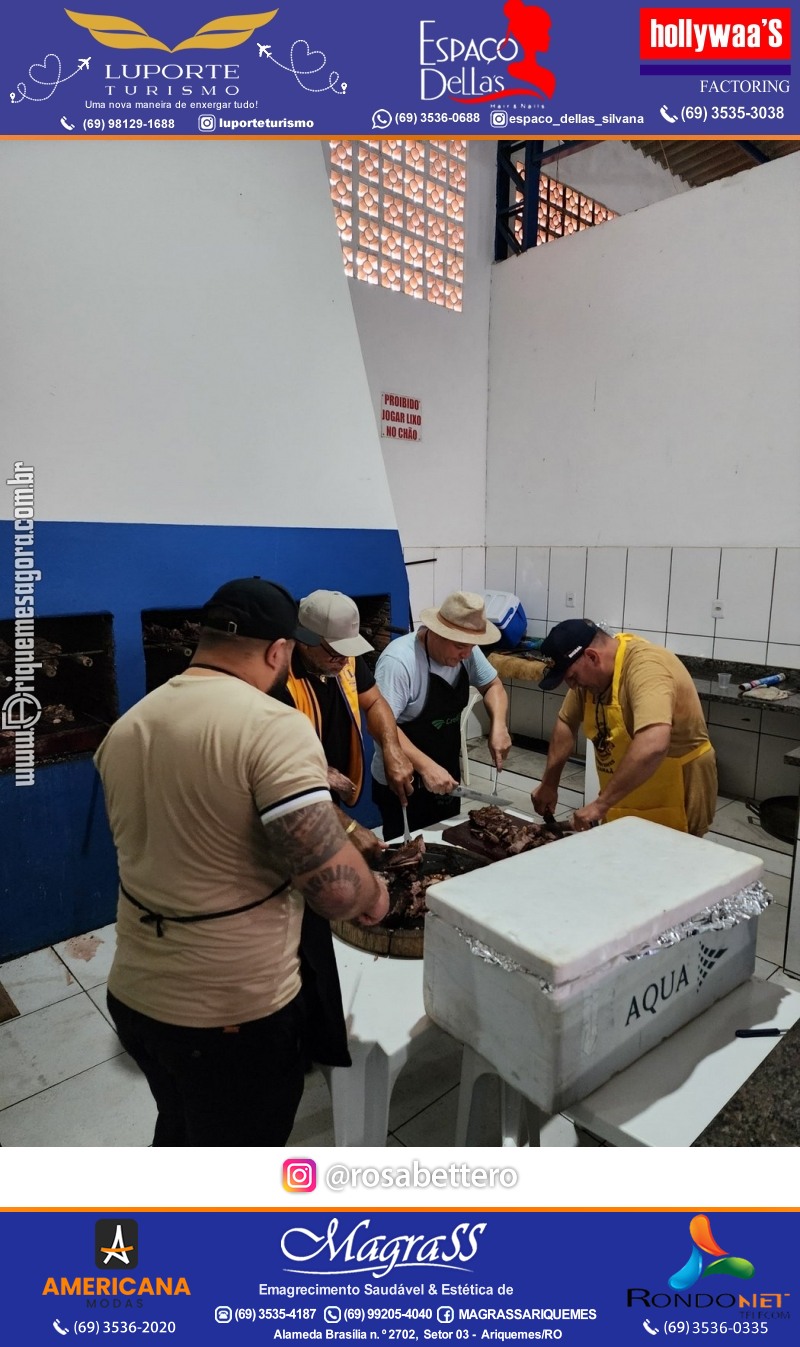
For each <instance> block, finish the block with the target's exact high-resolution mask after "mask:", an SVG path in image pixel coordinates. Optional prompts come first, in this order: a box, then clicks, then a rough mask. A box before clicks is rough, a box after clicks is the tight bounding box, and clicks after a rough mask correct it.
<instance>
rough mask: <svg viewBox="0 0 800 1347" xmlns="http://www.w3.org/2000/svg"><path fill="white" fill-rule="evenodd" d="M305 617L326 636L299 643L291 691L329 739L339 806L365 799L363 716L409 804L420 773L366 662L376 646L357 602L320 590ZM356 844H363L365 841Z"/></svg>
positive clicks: (331, 779)
mask: <svg viewBox="0 0 800 1347" xmlns="http://www.w3.org/2000/svg"><path fill="white" fill-rule="evenodd" d="M300 614H301V616H300V622H301V623H302V624H303V626H304V627H306V628H307V629H308V630H309V631H311V632H313V633H314V634H315V635H316V636H319V638H320V643H319V645H305V644H304V643H303V642H302V641H298V642H297V644H296V646H295V651H294V656H293V659H292V666H291V672H290V674H289V677H288V679H287V683H286V690H287V692H288V694H289V697H290V698H291V701H292V702H293V704H294V705H295V706H296V707H297V709H298V711H302V712H303V714H304V715H305V716H307V717H308V719H309V720H310V721H311V723H312V725H313V726H314V728H315V730H316V732H317V735H318V737H319V739H320V740H321V742H322V748H323V751H324V753H325V758H326V760H327V763H328V784H329V786H330V788H331V793H332V795H333V799H334V802H336V803H341V804H345V805H354V804H356V803H357V802H358V800H359V798H360V796H361V792H362V789H363V785H364V743H363V739H362V735H361V712H362V711H363V712H364V715H365V717H366V722H367V729H368V730H369V733H370V735H371V736H372V738H373V740H374V741H375V744H376V746H378V747H379V748H380V750H381V757H382V760H383V762H384V763H385V764H386V766H385V775H386V780H387V782H388V786H389V789H390V790H391V791H393V792H394V794H395V796H396V797H397V799H398V800H399V801H400V803H401V804H406V803H407V801H408V798H409V796H410V794H411V790H412V784H411V780H412V776H413V770H414V769H413V767H412V765H411V763H410V762H409V760H408V758H407V757H406V755H405V753H404V752H403V750H402V749H401V747H400V744H399V742H398V737H397V725H396V723H395V719H394V716H393V715H392V713H391V711H390V710H389V707H388V706H387V704H386V701H385V700H384V698H383V696H382V695H381V693H380V692H379V690H378V688H377V687H376V684H375V679H374V678H373V676H372V673H371V671H370V669H369V666H368V665H367V663H366V661H365V660H364V658H363V656H364V655H365V654H367V653H368V651H370V650H372V646H371V645H370V644H369V642H368V641H365V640H364V637H363V636H361V634H360V632H359V623H360V619H359V613H358V608H357V607H356V604H355V603H354V602H353V600H352V599H351V598H348V596H347V595H346V594H341V593H340V592H339V591H338V590H335V589H315V590H314V592H313V594H309V595H308V596H307V597H306V598H305V599H301V601H300ZM354 831H355V830H354ZM354 840H355V841H356V844H357V845H358V844H359V843H358V839H357V838H354Z"/></svg>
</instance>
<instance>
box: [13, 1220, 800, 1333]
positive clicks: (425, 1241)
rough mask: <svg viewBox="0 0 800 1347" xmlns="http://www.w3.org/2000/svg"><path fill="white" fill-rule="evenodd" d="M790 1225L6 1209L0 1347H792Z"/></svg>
mask: <svg viewBox="0 0 800 1347" xmlns="http://www.w3.org/2000/svg"><path fill="white" fill-rule="evenodd" d="M797 1222H798V1216H797V1213H796V1212H793V1211H750V1210H748V1211H740V1210H729V1209H724V1210H706V1211H693V1210H685V1211H674V1210H664V1211H653V1210H647V1211H641V1210H630V1211H611V1210H604V1211H594V1210H592V1211H589V1210H586V1211H582V1210H581V1211H573V1210H564V1211H549V1210H545V1211H496V1210H491V1209H490V1210H486V1211H469V1212H466V1211H463V1210H453V1209H450V1210H439V1211H432V1210H421V1211H404V1212H398V1211H392V1210H363V1211H352V1210H349V1209H348V1210H345V1211H338V1212H331V1211H322V1210H312V1209H308V1208H306V1209H305V1210H303V1211H298V1212H292V1211H286V1210H282V1211H162V1210H158V1211H151V1210H140V1211H137V1210H130V1211H118V1212H113V1211H112V1212H99V1211H97V1212H85V1211H58V1212H55V1211H5V1212H0V1242H1V1243H2V1247H3V1249H4V1250H5V1254H4V1258H3V1273H2V1281H3V1306H2V1309H3V1327H4V1332H3V1341H5V1342H8V1343H14V1344H17V1343H19V1344H22V1343H25V1344H36V1345H38V1344H40V1343H54V1342H56V1341H57V1340H58V1339H59V1338H60V1337H70V1338H73V1337H75V1338H79V1337H89V1338H92V1337H93V1338H97V1339H102V1340H103V1341H106V1340H108V1339H111V1338H115V1337H116V1338H117V1339H118V1340H119V1339H120V1338H128V1337H130V1336H131V1335H135V1336H136V1337H137V1339H138V1338H139V1337H142V1338H145V1339H147V1340H148V1341H151V1342H152V1341H154V1340H156V1339H158V1340H160V1341H162V1342H179V1341H180V1342H184V1343H191V1344H201V1345H202V1344H206V1343H215V1344H225V1343H233V1342H234V1341H236V1342H240V1343H242V1344H245V1343H268V1344H272V1343H277V1344H283V1343H300V1344H305V1343H324V1344H329V1347H349V1344H351V1343H355V1342H363V1343H367V1344H373V1343H377V1344H387V1345H388V1344H392V1343H396V1344H408V1343H413V1344H420V1345H421V1347H422V1345H424V1344H425V1343H428V1342H432V1341H436V1342H440V1343H447V1344H450V1347H457V1345H458V1344H461V1343H470V1344H473V1347H484V1344H488V1345H489V1347H492V1345H493V1344H506V1343H522V1344H524V1343H535V1342H550V1343H563V1344H565V1347H567V1345H571V1344H576V1347H579V1345H580V1344H584V1343H585V1344H603V1345H604V1347H605V1344H609V1345H611V1344H614V1347H616V1345H617V1344H627V1343H642V1342H647V1341H648V1340H649V1339H650V1338H653V1337H662V1338H669V1337H672V1336H677V1337H683V1338H688V1339H698V1338H704V1337H705V1338H716V1337H719V1336H720V1335H730V1336H731V1338H738V1337H741V1338H750V1339H752V1338H754V1337H762V1338H763V1337H767V1336H768V1337H769V1339H770V1341H771V1342H775V1343H781V1344H787V1345H788V1344H790V1343H792V1342H797V1341H798V1327H797V1323H796V1322H795V1323H794V1327H793V1320H795V1311H794V1301H795V1298H796V1297H797V1282H798V1278H797V1260H796V1256H795V1254H794V1253H793V1252H792V1251H793V1250H794V1249H795V1248H796V1246H795V1242H794V1241H795V1239H796V1238H797V1234H798V1231H797ZM793 1229H794V1231H795V1234H794V1236H793V1235H792V1234H791V1231H792V1230H793Z"/></svg>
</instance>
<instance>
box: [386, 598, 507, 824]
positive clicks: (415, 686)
mask: <svg viewBox="0 0 800 1347" xmlns="http://www.w3.org/2000/svg"><path fill="white" fill-rule="evenodd" d="M420 620H421V623H422V625H421V626H420V628H419V630H418V631H417V632H410V633H409V635H408V636H401V637H400V638H399V639H398V640H396V641H392V642H391V643H390V644H389V645H388V646H387V647H386V649H385V650H384V651H383V654H382V655H381V657H380V659H379V660H378V664H377V667H376V669H375V680H376V682H377V684H378V687H379V688H380V691H381V692H382V693H383V696H384V697H385V698H386V701H387V702H388V703H389V706H390V708H391V710H392V712H393V714H394V717H395V719H396V721H397V726H398V731H399V739H400V746H401V748H402V749H403V751H404V753H405V754H406V757H407V758H409V759H410V761H411V763H412V765H413V767H414V773H415V789H414V794H413V795H412V796H411V798H410V800H409V803H408V823H409V827H410V828H424V827H426V826H428V825H430V824H432V823H438V822H439V821H440V820H441V819H446V818H452V817H453V815H455V814H458V813H459V811H460V807H461V806H460V801H459V800H458V799H455V800H454V799H453V798H452V796H451V791H452V790H453V789H454V788H455V787H456V786H457V785H458V783H459V781H460V779H461V762H460V750H461V715H462V712H463V711H464V708H465V707H466V705H467V702H468V700H469V690H470V687H476V688H478V690H479V691H480V693H481V695H482V697H483V704H484V706H485V707H486V711H487V714H488V716H489V752H490V753H491V757H492V762H493V763H494V765H495V767H496V768H497V769H498V771H499V770H500V769H501V768H502V766H503V764H504V762H505V760H506V757H507V756H508V751H509V749H510V747H511V736H510V735H509V733H508V723H507V722H508V698H507V697H506V693H505V688H504V687H503V685H502V683H501V682H500V679H499V678H498V677H497V675H496V673H495V671H494V669H493V668H492V666H491V664H490V663H489V661H488V660H487V658H486V656H485V655H484V654H482V652H481V650H480V649H479V647H480V646H482V645H494V644H495V642H496V641H499V640H500V632H499V631H498V629H497V627H496V626H494V624H493V623H492V622H489V621H488V620H487V617H486V610H485V608H484V601H483V596H482V595H480V594H469V593H465V592H464V591H463V590H458V591H457V592H456V593H455V594H448V596H447V598H446V599H445V600H444V602H443V603H442V604H441V606H440V607H439V608H438V609H437V608H425V609H424V610H423V612H422V613H421V614H420ZM372 777H373V781H372V798H373V800H374V801H375V803H376V804H377V806H378V808H379V809H380V811H381V818H382V820H383V835H384V837H385V838H387V839H388V838H391V837H397V836H398V835H399V834H400V833H402V831H403V818H402V812H401V809H400V805H399V802H398V800H397V797H396V796H395V795H393V794H392V792H391V790H390V789H389V787H388V785H387V784H386V773H385V770H384V764H383V760H382V757H381V754H380V750H379V748H378V746H377V745H376V749H375V755H374V757H373V759H372Z"/></svg>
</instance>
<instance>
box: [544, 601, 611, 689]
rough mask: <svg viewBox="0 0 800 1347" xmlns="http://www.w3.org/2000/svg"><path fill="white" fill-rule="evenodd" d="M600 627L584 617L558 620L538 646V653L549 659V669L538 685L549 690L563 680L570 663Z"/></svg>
mask: <svg viewBox="0 0 800 1347" xmlns="http://www.w3.org/2000/svg"><path fill="white" fill-rule="evenodd" d="M599 630H600V628H599V627H598V626H597V623H596V622H590V621H589V619H588V618H586V617H571V618H569V620H568V621H566V622H559V623H557V625H556V626H555V627H553V629H552V630H551V631H549V632H548V634H547V636H545V638H544V640H543V641H542V644H541V646H540V647H539V654H540V655H542V656H543V657H544V659H547V660H549V661H550V665H551V667H550V669H549V671H548V672H547V673H546V674H545V676H544V678H543V679H542V681H541V683H540V684H539V687H540V688H541V689H542V690H543V691H544V692H550V691H551V689H552V688H557V687H558V685H559V683H562V682H563V681H564V675H565V673H566V672H567V670H568V669H569V667H570V665H571V664H573V663H574V662H575V660H576V659H579V658H580V656H581V655H582V654H583V652H584V650H585V649H586V647H587V646H590V645H591V644H592V641H593V640H594V638H595V636H596V635H597V633H598V631H599Z"/></svg>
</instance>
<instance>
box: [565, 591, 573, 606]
mask: <svg viewBox="0 0 800 1347" xmlns="http://www.w3.org/2000/svg"><path fill="white" fill-rule="evenodd" d="M564 605H565V607H567V608H574V607H575V590H574V589H568V590H567V592H566V594H565V596H564Z"/></svg>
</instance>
